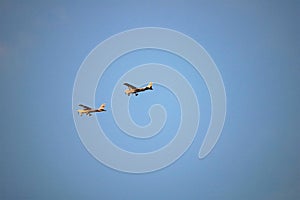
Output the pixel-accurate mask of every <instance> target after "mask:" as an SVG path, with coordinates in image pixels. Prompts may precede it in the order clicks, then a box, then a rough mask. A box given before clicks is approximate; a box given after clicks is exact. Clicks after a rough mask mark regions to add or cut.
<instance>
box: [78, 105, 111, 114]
mask: <svg viewBox="0 0 300 200" xmlns="http://www.w3.org/2000/svg"><path fill="white" fill-rule="evenodd" d="M79 106H81V107H83V109H81V110H80V109H79V110H77V112H78V114H80V116H82V114H86V115H88V116H91V115H92V114H91V113H94V112H103V111H106V110H105V109H104V107H105V103H103V104H102V105H101V106H100V107H99V108H98V109H93V108H90V107H88V106H85V105H82V104H79Z"/></svg>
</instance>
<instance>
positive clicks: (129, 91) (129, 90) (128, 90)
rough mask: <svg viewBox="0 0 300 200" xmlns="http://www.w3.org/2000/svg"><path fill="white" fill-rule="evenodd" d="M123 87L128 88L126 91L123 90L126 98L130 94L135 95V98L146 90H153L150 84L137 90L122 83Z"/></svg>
mask: <svg viewBox="0 0 300 200" xmlns="http://www.w3.org/2000/svg"><path fill="white" fill-rule="evenodd" d="M123 85H126V86H127V87H128V89H127V90H125V94H127V95H128V96H129V95H130V94H135V96H137V95H139V94H138V93H139V92H144V91H146V90H153V89H152V82H150V83H149V84H148V85H147V86H146V87H143V88H137V87H134V86H133V85H130V84H129V83H124V84H123Z"/></svg>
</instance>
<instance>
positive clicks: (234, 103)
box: [0, 0, 300, 200]
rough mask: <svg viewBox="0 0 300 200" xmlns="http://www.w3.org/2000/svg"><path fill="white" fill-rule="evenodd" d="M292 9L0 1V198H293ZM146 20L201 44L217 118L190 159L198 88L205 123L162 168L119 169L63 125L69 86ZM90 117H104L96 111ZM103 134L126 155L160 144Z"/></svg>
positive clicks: (298, 113) (298, 137) (243, 4)
mask: <svg viewBox="0 0 300 200" xmlns="http://www.w3.org/2000/svg"><path fill="white" fill-rule="evenodd" d="M299 11H300V4H299V1H264V2H261V1H229V0H228V1H191V0H185V1H183V0H182V1H181V0H180V1H178V0H177V1H172V2H171V1H157V0H151V1H133V0H129V1H116V0H112V1H76V2H74V1H49V2H46V1H8V0H4V1H3V0H2V1H1V2H0V24H1V28H0V70H1V73H0V89H1V98H0V100H1V116H0V119H1V120H0V121H1V133H0V199H197V200H198V199H230V200H233V199H237V200H239V199H249V200H253V199H272V200H277V199H289V200H296V199H299V198H300V194H299V190H300V158H299V150H300V146H299V142H300V134H299V130H300V123H299V122H300V106H299V102H300V98H299V97H300V89H299V88H300V87H299V80H300V59H299V52H300V49H299V48H300V44H299V41H300V38H299V24H300V23H299V19H300V16H299ZM147 26H156V27H164V28H171V29H174V30H177V31H180V32H182V33H184V34H186V35H188V36H190V37H192V38H193V39H194V40H196V41H197V42H198V43H199V44H201V45H202V46H203V47H204V48H205V49H206V50H207V52H208V53H209V54H210V56H211V57H212V58H213V60H214V61H215V63H216V65H217V66H218V68H219V70H220V72H221V75H222V77H223V81H224V84H225V88H226V94H227V117H226V121H225V126H224V129H223V132H222V135H221V137H220V140H219V141H218V143H217V145H216V146H215V148H214V149H213V151H212V152H211V153H210V154H209V155H208V156H207V157H206V158H205V159H203V160H199V159H198V157H197V155H198V151H199V148H200V145H201V144H202V141H203V136H204V133H205V130H206V128H207V126H208V123H209V117H210V116H209V111H210V110H209V106H210V104H209V98H208V97H209V96H208V93H207V91H206V92H205V91H203V93H202V90H204V89H205V86H203V85H202V86H200V87H199V90H197V97H198V98H199V97H201V98H202V96H201V95H202V94H203V98H202V99H201V98H200V99H201V102H202V103H200V108H201V111H202V110H203V119H201V120H203V121H201V123H200V128H199V131H198V133H197V136H196V138H195V140H194V142H193V144H192V145H191V147H190V148H189V149H188V151H187V152H186V153H185V154H184V155H183V156H182V157H181V158H180V159H179V160H177V161H176V162H175V163H173V164H172V165H170V166H168V167H167V168H164V169H162V170H159V171H156V172H153V173H147V174H128V173H123V172H119V171H115V170H113V169H110V168H108V167H106V166H105V165H103V164H101V163H100V162H98V161H97V160H96V159H94V158H93V157H92V156H91V155H90V154H89V153H88V152H87V150H86V149H85V147H84V145H83V144H82V143H81V141H80V138H79V136H78V134H77V131H76V128H75V125H74V122H73V117H72V113H73V112H74V109H76V108H72V90H73V83H74V80H75V77H76V73H77V70H78V69H79V67H80V65H81V63H82V62H83V60H84V59H85V57H86V56H87V55H88V54H89V52H90V51H91V50H92V49H93V48H94V47H95V46H96V45H98V44H99V43H100V42H101V41H103V40H105V39H107V38H108V37H110V36H111V35H113V34H117V33H119V32H122V31H125V30H128V29H132V28H139V27H147ZM140 53H141V54H142V57H140V58H143V59H145V60H143V59H141V60H140V61H141V62H142V61H144V62H148V61H149V60H150V61H151V57H149V56H148V57H147V56H145V55H153V58H157V59H158V61H159V59H162V58H159V56H160V55H161V54H159V53H158V52H146V51H144V52H140ZM137 54H139V52H137ZM155 55H156V56H157V57H155ZM135 56H138V55H135ZM143 56H145V57H143ZM132 58H134V56H133V57H132ZM124 59H126V58H124ZM128 59H129V61H130V57H128ZM131 60H132V59H131ZM121 61H122V59H120V60H117V61H116V62H121ZM129 61H128V62H127V64H128V63H130V62H129ZM124 62H125V61H124ZM128 66H130V65H128ZM109 69H110V70H111V72H109V71H108V72H107V73H111V74H115V73H114V68H113V67H111V68H109ZM116 73H117V72H116ZM182 73H188V72H182ZM198 78H199V79H200V80H198V81H199V83H200V82H201V77H198ZM191 79H193V78H191ZM102 81H104V82H105V81H106V82H105V84H108V85H109V84H113V83H114V81H113V78H112V80H111V81H109V80H105V79H103V80H102ZM192 81H193V80H192ZM202 84H203V83H202ZM102 85H103V84H102ZM102 85H101V81H100V85H99V86H98V89H99V90H97V92H101V91H102V90H101V87H103V86H102ZM109 87H112V85H111V86H109ZM159 90H163V88H159V87H158V88H157V90H156V91H159ZM107 91H109V90H108V89H107ZM154 91H155V90H154ZM149 94H150V93H147V94H146V93H145V95H144V97H143V96H139V97H141V98H139V99H138V98H136V99H135V100H136V101H140V102H136V103H137V104H138V105H140V104H141V102H143V98H145V97H146V96H147V95H149ZM155 95H157V93H155ZM157 96H158V97H159V98H160V100H161V101H163V102H164V101H165V102H166V101H168V100H169V99H171V100H172V99H173V98H174V96H172V94H169V93H168V92H165V93H164V95H162V96H161V95H157ZM101 98H103V99H101V100H100V99H99V100H96V103H97V104H100V103H102V102H100V101H108V102H109V93H107V94H105V95H103V97H101ZM148 99H149V98H148ZM132 103H135V102H132ZM148 103H149V105H151V103H153V102H151V101H149V102H148ZM176 106H177V103H176V101H173V103H171V104H170V105H169V108H168V107H166V109H168V115H169V116H171V118H168V120H169V121H167V125H166V126H167V127H166V128H167V129H168V130H169V131H168V132H172V131H176V129H177V127H178V123H177V122H178V116H179V114H178V112H175V111H176V110H174V109H173V108H175V107H176ZM97 107H98V105H97ZM130 109H131V110H132V113H136V112H134V109H135V107H134V106H132V107H131V108H130ZM145 113H146V110H145V111H143V110H141V111H140V112H139V113H138V114H133V118H134V119H135V120H136V122H137V123H139V124H147V120H149V119H147V118H143V117H140V116H144V115H143V114H145ZM110 115H111V113H109V111H108V112H107V116H110ZM201 116H202V113H201ZM98 119H100V120H101V119H103V120H108V121H109V120H110V122H111V119H110V118H109V117H107V118H105V117H104V115H98ZM202 124H203V125H202ZM105 128H106V129H110V126H109V123H107V124H106V127H105ZM111 129H114V127H113V126H112V127H111ZM112 133H115V132H113V131H112ZM109 137H110V138H111V139H112V140H115V143H116V144H118V145H120V146H121V147H124V148H129V150H132V151H139V150H140V151H146V150H149V149H150V150H151V148H153V147H154V146H153V145H158V146H159V145H163V143H164V142H167V141H168V140H163V141H162V144H160V143H159V144H157V143H155V144H153V145H148V146H147V145H142V147H144V148H145V149H140V148H141V147H140V146H139V145H137V146H129V147H128V143H127V142H125V139H123V138H122V137H121V136H120V137H119V136H117V135H113V134H112V135H111V136H109ZM170 138H172V137H171V136H168V139H170ZM164 139H165V138H164ZM122 145H123V146H122ZM126 145H127V146H126ZM130 148H131V149H130Z"/></svg>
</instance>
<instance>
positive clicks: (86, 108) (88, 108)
mask: <svg viewBox="0 0 300 200" xmlns="http://www.w3.org/2000/svg"><path fill="white" fill-rule="evenodd" d="M79 106H81V107H83V108H84V109H85V110H91V109H92V108H90V107H88V106H85V105H82V104H79Z"/></svg>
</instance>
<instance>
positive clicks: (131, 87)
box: [123, 83, 136, 89]
mask: <svg viewBox="0 0 300 200" xmlns="http://www.w3.org/2000/svg"><path fill="white" fill-rule="evenodd" d="M123 85H126V86H127V87H128V88H129V89H136V87H134V86H133V85H130V84H129V83H124V84H123Z"/></svg>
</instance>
